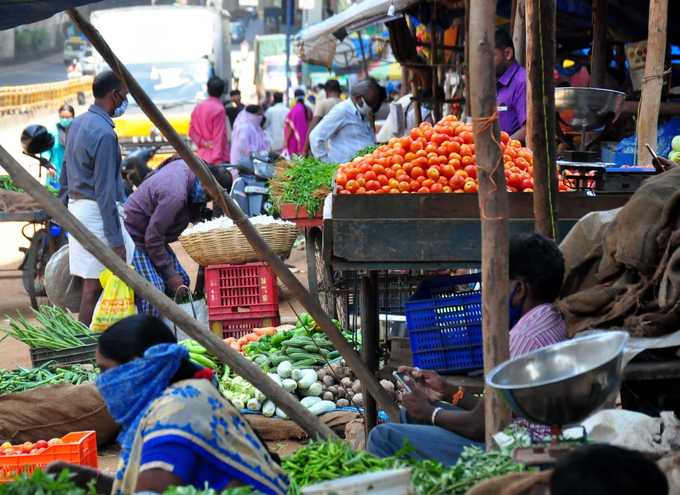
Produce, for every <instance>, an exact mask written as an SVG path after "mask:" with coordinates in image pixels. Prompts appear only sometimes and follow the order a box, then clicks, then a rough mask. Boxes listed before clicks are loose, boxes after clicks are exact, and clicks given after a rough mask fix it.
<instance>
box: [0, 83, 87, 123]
mask: <svg viewBox="0 0 680 495" xmlns="http://www.w3.org/2000/svg"><path fill="white" fill-rule="evenodd" d="M80 93H82V94H84V95H86V96H88V95H90V94H91V93H92V77H91V76H83V77H77V78H73V79H69V80H66V81H59V82H53V83H42V84H27V85H23V86H2V87H0V116H2V115H9V114H20V113H31V112H34V111H36V110H39V109H43V108H55V107H58V106H59V105H61V104H63V103H65V102H66V103H68V102H72V101H75V100H76V99H77V97H78V94H80Z"/></svg>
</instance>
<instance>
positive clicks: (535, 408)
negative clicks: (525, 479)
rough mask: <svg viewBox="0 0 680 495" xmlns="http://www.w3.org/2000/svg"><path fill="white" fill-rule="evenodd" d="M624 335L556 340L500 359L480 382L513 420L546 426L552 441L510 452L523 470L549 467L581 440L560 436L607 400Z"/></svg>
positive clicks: (614, 386)
mask: <svg viewBox="0 0 680 495" xmlns="http://www.w3.org/2000/svg"><path fill="white" fill-rule="evenodd" d="M627 341H628V334H627V333H626V332H617V331H612V332H605V333H602V334H598V335H591V336H587V337H581V338H576V339H572V340H569V341H565V342H561V343H559V344H555V345H552V346H549V347H545V348H543V349H540V350H538V351H534V352H531V353H529V354H525V355H524V356H521V357H519V358H516V359H511V360H509V361H506V362H504V363H502V364H500V365H499V366H497V367H495V368H494V369H492V370H491V371H490V372H489V373H488V375H487V378H486V383H487V384H488V385H489V386H490V387H492V388H493V389H495V390H496V391H497V392H498V393H499V394H500V396H501V397H502V398H503V399H504V400H505V401H506V402H507V403H508V405H509V406H510V408H511V409H512V411H513V412H514V413H515V415H516V416H518V417H522V418H525V419H526V420H527V421H530V422H532V423H538V424H542V425H546V426H549V427H550V428H551V430H552V438H551V441H550V442H548V443H537V444H534V445H532V446H531V447H528V448H518V449H515V450H514V451H513V459H515V460H516V461H517V462H520V463H522V464H525V465H528V466H541V467H545V466H550V465H552V464H554V463H555V462H556V461H557V460H558V459H559V458H560V457H561V456H563V455H565V454H567V453H569V452H570V451H571V450H572V449H574V448H577V447H579V446H580V445H582V444H583V443H585V441H586V432H585V428H583V427H581V428H582V429H583V435H582V436H581V437H580V438H578V439H576V440H569V439H566V438H564V437H563V436H562V432H563V429H564V428H565V427H568V426H573V425H579V424H580V423H581V422H582V421H583V420H585V419H586V418H588V417H589V416H590V415H592V414H593V413H594V412H596V411H597V410H598V409H600V408H602V407H603V406H605V405H606V404H607V403H608V402H610V401H613V400H614V399H615V398H616V395H617V394H618V392H619V388H620V386H621V378H622V375H623V349H624V346H625V344H626V342H627Z"/></svg>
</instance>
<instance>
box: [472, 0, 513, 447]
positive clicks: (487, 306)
mask: <svg viewBox="0 0 680 495" xmlns="http://www.w3.org/2000/svg"><path fill="white" fill-rule="evenodd" d="M495 14H496V1H495V0H475V1H474V2H471V4H470V10H469V17H470V39H469V44H470V58H469V59H468V62H469V64H470V72H469V73H470V98H471V101H470V107H471V110H472V118H473V130H474V134H475V149H476V152H477V174H478V177H479V211H480V218H481V224H482V302H483V307H482V329H483V335H484V370H485V372H487V373H488V372H489V370H491V368H493V367H494V366H496V365H498V364H500V363H502V362H503V361H506V360H507V359H508V354H509V352H508V345H509V343H508V339H509V336H508V224H507V216H508V193H507V191H506V189H505V170H504V167H503V160H502V156H501V151H500V147H499V144H498V143H500V133H499V128H498V118H497V115H498V114H497V111H496V74H495V71H494V62H493V60H494V48H495V41H494V38H495V20H496V17H495ZM484 400H485V407H484V410H485V424H486V442H487V443H486V444H487V445H488V446H491V445H492V444H493V442H492V441H491V438H492V436H493V434H495V433H496V432H498V431H500V430H501V429H502V428H504V427H505V426H506V425H507V424H508V423H509V422H510V410H509V409H508V407H507V405H506V404H505V403H504V402H503V401H502V400H501V398H500V396H499V395H498V394H497V393H496V392H495V391H494V390H493V389H492V388H490V387H489V386H488V385H487V386H486V387H485V393H484Z"/></svg>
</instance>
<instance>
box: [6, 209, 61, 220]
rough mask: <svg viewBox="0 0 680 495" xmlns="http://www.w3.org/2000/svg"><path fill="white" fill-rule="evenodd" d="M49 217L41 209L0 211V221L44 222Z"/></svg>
mask: <svg viewBox="0 0 680 495" xmlns="http://www.w3.org/2000/svg"><path fill="white" fill-rule="evenodd" d="M49 218H50V217H49V215H48V214H47V213H45V212H44V211H43V210H37V211H18V212H14V213H9V212H1V211H0V222H44V221H45V220H47V219H49Z"/></svg>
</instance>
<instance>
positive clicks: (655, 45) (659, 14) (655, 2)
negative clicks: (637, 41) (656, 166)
mask: <svg viewBox="0 0 680 495" xmlns="http://www.w3.org/2000/svg"><path fill="white" fill-rule="evenodd" d="M667 26H668V0H650V1H649V24H648V27H647V33H648V34H647V61H646V62H645V76H644V78H643V80H642V94H641V96H640V114H639V117H638V121H637V138H638V141H637V143H638V147H637V163H651V162H652V157H651V156H650V154H649V151H647V147H646V146H645V145H646V144H649V145H650V146H651V147H652V149H653V150H654V151H656V127H657V125H658V122H659V105H660V103H661V90H662V88H663V71H664V62H665V58H666V35H667V33H666V29H667Z"/></svg>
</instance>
